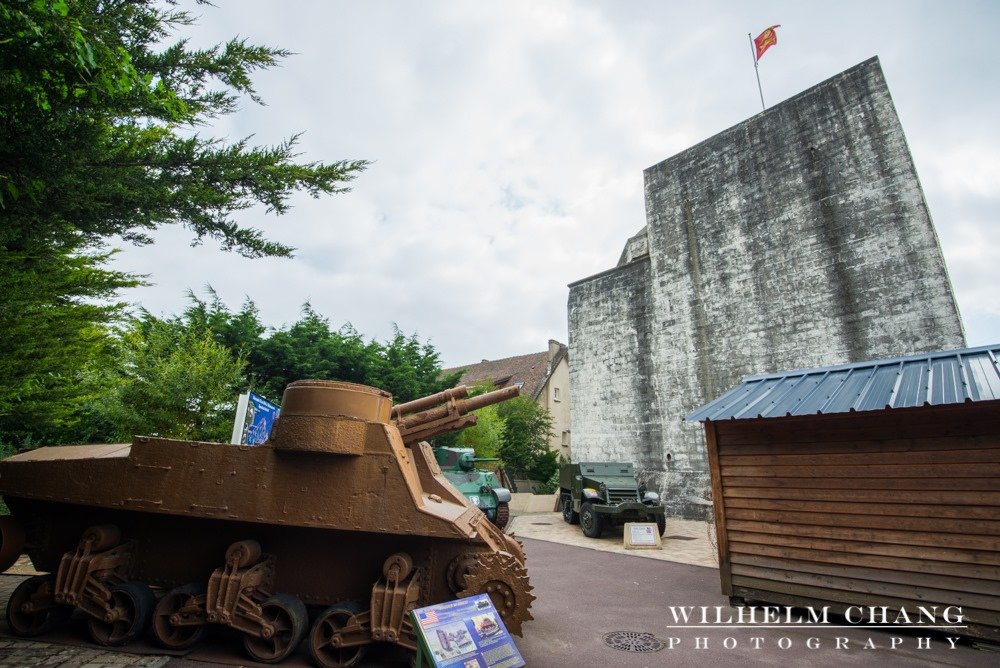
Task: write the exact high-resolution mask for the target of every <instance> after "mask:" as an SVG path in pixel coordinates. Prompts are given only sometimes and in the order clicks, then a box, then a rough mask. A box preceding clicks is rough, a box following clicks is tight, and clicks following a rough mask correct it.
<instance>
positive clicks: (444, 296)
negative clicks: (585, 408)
mask: <svg viewBox="0 0 1000 668" xmlns="http://www.w3.org/2000/svg"><path fill="white" fill-rule="evenodd" d="M216 2H217V4H218V7H216V8H212V7H198V8H196V9H195V12H196V13H197V14H199V15H200V16H201V18H200V20H199V23H198V25H197V26H196V27H194V28H192V29H190V30H188V31H186V32H185V35H187V36H189V37H190V38H191V42H192V44H193V45H197V46H206V45H209V44H214V43H217V42H220V41H223V40H226V39H228V38H230V37H233V36H236V35H239V36H242V37H246V38H248V39H250V40H251V41H254V42H258V43H266V44H269V45H271V46H279V47H284V48H288V49H290V50H292V51H294V52H295V55H293V56H291V57H290V58H288V59H287V60H286V61H284V63H283V65H282V66H281V67H280V68H276V69H273V70H271V71H268V72H264V73H261V74H259V75H258V76H257V77H256V79H255V82H256V85H257V88H258V91H259V92H260V93H261V95H262V96H263V98H264V99H265V101H266V102H267V106H258V105H255V104H254V103H253V102H251V101H249V100H246V101H245V103H244V104H243V105H242V108H241V110H240V111H239V112H238V113H237V114H235V115H233V116H230V117H227V118H225V119H222V120H221V121H220V122H219V123H217V124H216V125H214V126H212V127H210V128H209V129H208V130H207V131H208V132H211V133H213V134H214V135H216V136H226V137H230V138H232V139H237V138H241V137H245V136H248V135H254V138H255V139H254V141H255V142H257V143H260V144H272V143H276V142H278V141H280V140H281V139H282V138H284V137H287V136H289V135H291V134H293V133H296V132H302V133H303V136H302V139H301V144H300V147H301V150H302V157H301V159H302V160H321V161H334V160H339V159H348V158H351V159H354V158H364V159H368V160H371V161H373V164H372V165H371V167H370V168H369V169H368V170H367V171H366V172H364V173H362V174H361V175H360V176H359V178H358V179H357V180H356V181H355V182H354V188H353V191H352V192H350V193H348V194H344V195H337V196H334V197H327V198H324V199H320V200H313V199H310V198H309V197H307V196H301V197H296V198H295V199H294V208H293V209H292V210H291V212H290V213H288V214H287V215H285V216H282V217H278V218H276V217H273V216H268V215H265V213H264V212H263V211H248V212H246V214H245V216H243V218H242V222H244V223H245V224H247V225H251V226H254V227H258V228H260V229H263V230H265V231H266V232H267V234H268V235H269V236H270V237H271V238H273V239H276V240H279V241H282V242H284V243H286V244H290V245H292V246H295V247H296V248H297V249H298V250H297V253H296V256H295V258H294V259H291V260H287V259H285V260H245V259H242V258H240V257H238V256H235V255H233V254H226V253H223V252H222V251H220V250H219V249H218V247H217V246H216V245H214V244H212V243H206V244H205V245H202V246H199V247H195V248H192V247H190V245H189V244H190V241H191V237H190V234H188V233H187V232H186V231H185V230H183V229H168V230H163V231H162V232H161V233H160V234H159V235H158V237H157V243H156V244H155V245H154V246H151V247H146V248H140V249H135V248H127V249H125V250H124V251H123V252H122V254H121V255H120V258H119V260H118V262H117V267H118V268H121V269H127V270H132V271H136V272H140V273H145V274H148V276H149V280H150V281H151V283H152V285H151V286H149V287H145V288H140V289H136V290H133V291H130V292H129V293H127V295H126V298H127V299H129V300H130V301H134V302H136V303H141V304H142V305H144V306H146V307H147V308H149V309H150V310H151V311H153V312H154V313H158V314H168V315H169V314H173V313H177V312H179V311H180V310H181V309H182V308H183V306H184V304H185V292H186V291H187V290H188V289H189V288H191V289H194V290H195V291H201V290H202V288H203V287H204V286H205V285H206V284H211V285H212V286H213V287H214V288H215V289H216V291H217V292H218V293H219V295H220V296H221V297H222V299H223V300H224V301H225V302H226V303H227V304H228V305H229V306H230V307H232V308H236V307H238V306H239V305H240V303H241V302H242V301H243V300H244V298H245V297H247V296H249V297H250V298H252V299H253V300H254V301H255V302H256V303H257V305H258V307H259V309H260V313H261V317H262V319H263V320H264V322H265V323H266V324H268V325H270V326H275V327H280V326H282V325H284V324H288V323H291V322H294V321H295V320H296V319H297V318H298V317H299V314H300V310H301V306H302V304H303V303H304V302H306V301H309V302H311V303H312V305H313V307H314V308H315V309H316V310H317V311H319V312H320V313H322V314H324V315H326V316H327V317H329V319H330V321H331V323H332V324H333V325H335V326H340V325H341V324H343V323H347V322H350V323H351V324H353V325H354V327H355V328H356V329H358V330H359V331H360V332H361V333H362V334H364V335H365V337H366V338H378V339H384V338H386V337H388V336H389V335H390V334H391V331H392V325H393V323H396V324H398V326H399V327H400V328H401V329H402V330H403V331H404V332H407V333H413V332H416V333H417V334H419V336H420V337H421V338H423V339H429V340H430V341H431V343H432V344H433V345H434V346H435V347H436V348H437V349H438V351H439V352H440V353H441V355H442V358H443V361H444V363H445V365H446V366H451V365H458V364H463V363H468V362H474V361H478V360H480V359H482V358H501V357H506V356H511V355H519V354H524V353H529V352H537V351H540V350H544V349H545V347H546V345H547V341H548V339H550V338H554V339H558V340H560V341H563V342H566V340H567V333H566V299H567V296H568V290H567V287H566V285H567V284H568V283H570V282H572V281H575V280H578V279H581V278H584V277H587V276H589V275H591V274H594V273H597V272H600V271H603V270H605V269H609V268H611V267H613V266H614V265H615V263H616V262H617V260H618V256H619V254H620V253H621V249H622V246H623V244H624V243H625V240H626V239H627V238H628V237H629V236H631V235H632V234H634V233H635V232H636V231H638V230H639V229H640V228H641V227H642V226H643V225H644V224H645V212H644V205H643V183H642V170H643V169H645V168H646V167H649V166H651V165H653V164H656V163H658V162H660V161H661V160H663V159H665V158H668V157H670V156H672V155H674V154H675V153H678V152H680V151H682V150H684V149H686V148H688V147H690V146H691V145H693V144H695V143H697V142H699V141H701V140H703V139H706V138H708V137H710V136H712V135H714V134H716V133H717V132H719V131H721V130H724V129H726V128H728V127H730V126H731V125H734V124H736V123H739V122H741V121H743V120H745V119H747V118H749V117H750V116H752V115H754V114H755V113H757V112H759V111H760V101H759V97H758V93H757V83H756V80H755V78H754V72H753V59H752V56H751V51H750V43H749V40H748V37H747V33H753V34H754V35H756V34H757V33H758V32H760V31H761V30H762V29H764V28H766V27H767V26H769V25H772V24H780V25H781V28H779V29H778V38H779V42H778V45H777V46H776V47H774V48H772V49H771V50H770V51H768V52H767V54H766V55H765V56H764V57H763V59H762V61H761V65H760V69H761V72H760V74H761V79H762V83H763V88H764V97H765V101H766V102H767V103H768V105H771V104H773V103H776V102H779V101H781V100H784V99H786V98H788V97H791V96H793V95H795V94H796V93H798V92H801V91H802V90H804V89H806V88H808V87H810V86H812V85H814V84H816V83H819V82H820V81H823V80H824V79H827V78H829V77H830V76H832V75H834V74H837V73H838V72H841V71H842V70H845V69H847V68H848V67H851V66H853V65H855V64H857V63H859V62H861V61H863V60H865V59H867V58H869V57H871V56H873V55H877V56H879V57H880V59H881V63H882V67H883V69H884V71H885V75H886V79H887V80H888V83H889V89H890V91H891V92H892V95H893V99H894V101H895V103H896V108H897V111H898V113H899V116H900V118H901V120H902V124H903V128H904V130H905V132H906V136H907V140H908V142H909V145H910V150H911V152H912V154H913V158H914V161H915V163H916V166H917V171H918V173H919V175H920V178H921V181H922V183H923V187H924V193H925V196H926V198H927V201H928V204H929V207H930V211H931V215H932V217H933V219H934V222H935V225H936V227H937V231H938V235H939V237H940V240H941V246H942V249H943V251H944V255H945V260H946V262H947V264H948V267H949V271H950V274H951V279H952V282H953V285H954V287H955V291H956V293H957V296H958V302H959V307H960V308H961V312H962V316H963V320H964V323H965V327H966V333H967V336H968V341H969V344H970V345H980V344H987V343H997V342H1000V300H997V299H996V286H997V285H998V284H1000V261H998V258H1000V235H998V234H997V227H996V224H995V220H996V217H997V215H998V212H1000V124H998V123H997V120H996V119H997V118H998V116H1000V113H998V107H1000V105H998V96H1000V56H998V54H997V50H996V46H995V43H996V39H997V34H998V31H1000V3H995V2H960V1H951V2H918V1H915V0H907V1H900V2H889V1H884V0H878V1H873V0H866V1H864V2H854V1H850V0H842V1H841V2H836V3H831V2H769V1H766V0H758V1H756V2H736V1H732V2H705V1H703V2H700V3H698V6H697V7H696V8H695V7H691V6H690V5H694V4H695V3H675V2H661V1H659V0H647V1H638V0H635V1H629V0H606V1H602V2H597V1H586V0H575V1H570V0H533V1H528V2H511V1H505V2H500V1H486V0H480V1H476V2H468V1H464V0H447V1H440V2H432V1H428V0H424V1H421V2H402V1H397V2H390V1H381V2H334V1H330V0H313V1H304V0H296V1H295V2H287V1H284V2H278V1H273V2H270V1H265V0H254V1H250V0H239V1H236V0H216Z"/></svg>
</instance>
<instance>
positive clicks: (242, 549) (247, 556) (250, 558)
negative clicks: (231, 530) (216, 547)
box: [226, 540, 261, 568]
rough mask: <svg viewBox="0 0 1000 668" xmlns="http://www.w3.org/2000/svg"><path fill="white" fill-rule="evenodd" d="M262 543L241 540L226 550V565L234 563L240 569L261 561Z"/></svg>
mask: <svg viewBox="0 0 1000 668" xmlns="http://www.w3.org/2000/svg"><path fill="white" fill-rule="evenodd" d="M260 555H261V549H260V543H258V542H257V541H255V540H241V541H237V542H235V543H233V544H232V545H230V546H229V548H228V549H226V563H227V564H229V563H234V564H236V566H238V567H239V568H246V567H247V566H250V565H252V564H256V563H257V562H258V561H260Z"/></svg>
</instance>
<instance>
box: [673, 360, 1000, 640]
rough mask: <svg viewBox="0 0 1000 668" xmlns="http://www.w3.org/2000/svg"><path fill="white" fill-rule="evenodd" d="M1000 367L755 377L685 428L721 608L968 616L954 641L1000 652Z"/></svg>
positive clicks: (933, 365) (956, 363) (892, 366)
mask: <svg viewBox="0 0 1000 668" xmlns="http://www.w3.org/2000/svg"><path fill="white" fill-rule="evenodd" d="M998 355H1000V345H997V346H988V347H980V348H969V349H964V350H953V351H947V352H941V353H934V354H930V355H920V356H911V357H902V358H897V359H888V360H879V361H873V362H866V363H860V364H852V365H845V366H836V367H826V368H818V369H808V370H800V371H791V372H787V373H777V374H770V375H764V376H753V377H747V378H744V379H743V381H742V383H741V384H740V385H738V386H737V387H735V388H734V389H732V390H730V391H729V392H727V393H726V394H724V395H723V396H721V397H719V398H718V399H716V400H715V401H713V402H711V403H710V404H707V405H706V406H703V407H702V408H700V409H698V410H696V411H694V412H693V413H691V414H690V415H688V416H687V419H688V420H700V421H703V422H704V425H705V436H706V438H707V441H708V457H709V463H710V467H711V475H712V494H713V502H714V509H715V521H716V525H717V528H718V544H719V564H720V571H721V577H722V591H723V593H724V594H727V595H729V596H731V597H734V598H736V599H743V600H748V601H749V600H753V601H762V602H768V603H774V604H780V605H798V606H814V607H815V606H818V605H819V606H822V605H827V606H830V608H831V609H832V610H834V611H837V612H845V611H848V608H850V607H851V606H866V607H867V606H877V607H878V608H881V607H882V606H886V607H888V608H889V609H890V610H892V611H898V610H901V609H902V610H905V611H907V612H911V611H916V610H918V609H919V606H924V608H925V609H927V608H929V607H931V606H934V605H937V606H939V609H943V608H944V607H946V606H960V607H961V613H962V616H963V618H964V621H963V624H964V625H967V627H966V628H964V629H956V630H955V631H954V632H955V633H959V634H964V635H969V636H974V637H981V638H988V639H990V640H992V641H998V642H1000V368H998V365H997V356H998ZM736 602H739V601H736ZM953 612H954V609H953Z"/></svg>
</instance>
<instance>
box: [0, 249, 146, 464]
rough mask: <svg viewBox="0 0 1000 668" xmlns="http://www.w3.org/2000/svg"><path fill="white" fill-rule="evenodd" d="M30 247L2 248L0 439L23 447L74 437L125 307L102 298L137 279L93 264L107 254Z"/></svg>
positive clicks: (97, 384)
mask: <svg viewBox="0 0 1000 668" xmlns="http://www.w3.org/2000/svg"><path fill="white" fill-rule="evenodd" d="M29 248H30V250H22V251H18V252H3V251H2V250H0V350H3V351H4V352H3V355H0V441H2V442H6V443H8V444H12V445H16V446H17V447H19V448H26V447H29V446H31V445H33V444H39V443H46V442H65V441H70V440H74V439H75V434H76V430H77V428H78V427H79V424H80V420H81V418H82V415H83V409H84V407H85V406H86V405H87V404H88V403H89V402H91V401H93V400H94V398H95V397H96V396H99V395H100V394H101V392H102V391H103V389H104V388H103V387H102V385H101V383H100V382H95V376H94V375H93V374H92V373H91V372H90V369H91V368H92V367H95V366H100V365H102V364H104V363H105V361H106V356H107V353H108V345H109V342H110V338H109V330H108V326H109V324H110V323H112V322H113V321H114V320H115V319H116V318H117V317H118V316H119V314H120V313H121V312H122V308H123V307H122V305H121V304H115V303H108V302H107V301H104V302H103V303H102V302H100V301H97V299H99V298H102V297H103V298H107V297H109V296H111V295H112V294H113V293H114V291H115V290H117V289H118V288H121V287H125V286H129V285H134V284H135V281H134V280H132V279H131V278H129V277H128V276H126V275H124V274H121V273H118V272H110V271H103V270H99V269H96V268H95V265H96V264H100V263H102V262H104V261H105V260H106V259H107V257H108V255H107V254H104V255H101V254H89V255H87V254H71V253H51V252H49V251H48V250H47V249H46V248H39V247H36V246H34V245H32V246H30V247H29Z"/></svg>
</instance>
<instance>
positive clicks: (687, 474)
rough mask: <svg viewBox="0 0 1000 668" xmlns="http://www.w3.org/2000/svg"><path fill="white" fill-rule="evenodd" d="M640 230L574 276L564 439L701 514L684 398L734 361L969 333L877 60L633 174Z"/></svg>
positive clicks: (749, 363) (836, 357) (835, 352)
mask: <svg viewBox="0 0 1000 668" xmlns="http://www.w3.org/2000/svg"><path fill="white" fill-rule="evenodd" d="M644 176H645V184H646V212H647V213H646V216H647V221H646V222H647V224H646V227H645V228H644V229H643V230H641V231H640V232H639V233H638V234H637V235H635V236H633V237H632V238H631V239H629V240H628V242H627V243H626V245H625V249H624V251H623V253H622V257H621V260H620V263H619V266H618V267H616V268H614V269H611V270H609V271H606V272H603V273H601V274H598V275H596V276H593V277H590V278H586V279H583V280H581V281H579V282H576V283H574V284H572V285H571V286H570V294H569V336H570V338H569V345H570V377H571V383H572V386H573V395H574V399H573V417H572V432H573V452H574V458H576V459H577V460H585V459H591V460H602V459H611V460H614V459H625V460H628V461H633V462H634V463H635V464H636V465H637V466H638V467H639V468H641V469H643V470H644V471H645V473H646V475H647V479H648V481H649V482H650V483H652V484H653V485H658V486H659V487H660V489H661V493H662V496H663V498H664V501H665V502H666V503H667V505H668V510H669V511H670V512H673V513H675V514H676V513H680V514H683V515H685V516H688V517H698V516H704V515H705V513H706V511H707V510H708V508H709V505H708V501H707V498H708V493H707V489H708V474H707V469H708V463H707V456H706V452H705V447H704V437H703V435H702V430H701V426H700V425H698V424H685V423H683V421H682V418H683V416H684V415H685V414H687V413H688V412H689V411H690V410H691V409H693V408H695V407H697V406H699V405H701V404H703V403H706V402H708V401H710V400H712V399H714V398H715V397H716V396H717V395H719V394H721V393H722V392H724V391H726V390H728V389H729V388H730V387H732V386H733V385H735V384H736V383H738V382H739V380H740V378H741V377H742V376H744V375H746V374H757V373H765V372H772V371H778V370H783V369H795V368H803V367H812V366H820V365H826V364H837V363H845V362H857V361H862V360H867V359H876V358H880V357H889V356H894V355H901V354H910V353H917V352H926V351H932V350H941V349H948V348H957V347H963V346H964V345H965V337H964V333H963V330H962V326H961V321H960V318H959V314H958V308H957V305H956V303H955V298H954V295H953V293H952V289H951V284H950V281H949V278H948V275H947V271H946V269H945V265H944V260H943V257H942V255H941V250H940V247H939V244H938V240H937V235H936V233H935V231H934V227H933V224H932V222H931V218H930V214H929V213H928V209H927V204H926V202H925V201H924V197H923V192H922V190H921V187H920V182H919V179H918V178H917V173H916V169H915V167H914V164H913V160H912V158H911V156H910V152H909V149H908V147H907V145H906V139H905V137H904V135H903V130H902V127H901V125H900V123H899V119H898V117H897V115H896V112H895V109H894V107H893V104H892V98H891V96H890V94H889V90H888V87H887V85H886V82H885V79H884V77H883V75H882V71H881V68H880V67H879V64H878V60H877V59H875V58H873V59H871V60H868V61H866V62H864V63H861V64H860V65H858V66H856V67H854V68H852V69H850V70H848V71H846V72H844V73H842V74H839V75H837V76H835V77H833V78H831V79H829V80H827V81H825V82H823V83H821V84H819V85H817V86H815V87H813V88H811V89H809V90H807V91H805V92H803V93H801V94H800V95H797V96H796V97H793V98H791V99H790V100H787V101H785V102H783V103H781V104H779V105H777V106H775V107H772V108H771V109H768V110H767V111H765V112H762V113H760V114H758V115H756V116H754V117H753V118H751V119H749V120H747V121H745V122H743V123H741V124H739V125H736V126H734V127H732V128H730V129H728V130H725V131H723V132H721V133H719V134H718V135H716V136H714V137H712V138H710V139H708V140H706V141H704V142H702V143H700V144H698V145H697V146H694V147H692V148H690V149H688V150H686V151H684V152H682V153H680V154H678V155H676V156H674V157H672V158H669V159H668V160H665V161H663V162H662V163H660V164H657V165H654V166H653V167H650V168H649V169H647V170H646V171H645V174H644Z"/></svg>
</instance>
